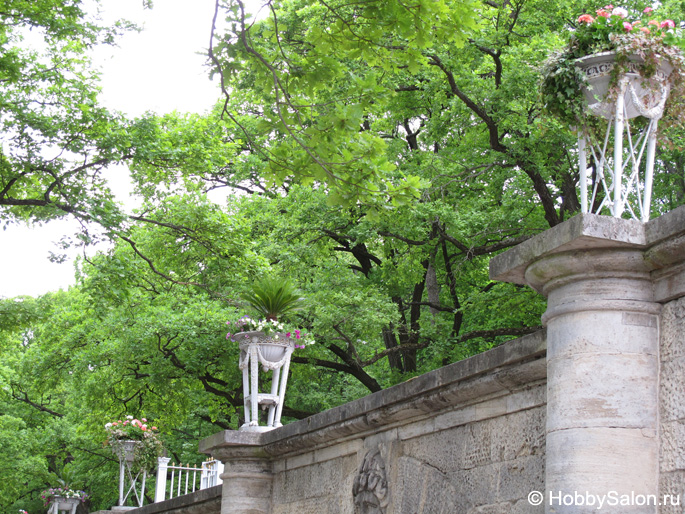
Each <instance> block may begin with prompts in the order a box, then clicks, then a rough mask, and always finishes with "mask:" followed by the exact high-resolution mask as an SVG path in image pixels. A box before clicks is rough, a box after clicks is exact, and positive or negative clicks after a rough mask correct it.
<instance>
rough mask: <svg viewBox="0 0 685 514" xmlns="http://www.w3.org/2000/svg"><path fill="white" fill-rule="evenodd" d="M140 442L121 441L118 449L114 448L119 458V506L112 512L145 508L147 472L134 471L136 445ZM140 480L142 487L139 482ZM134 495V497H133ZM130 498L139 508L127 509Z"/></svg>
mask: <svg viewBox="0 0 685 514" xmlns="http://www.w3.org/2000/svg"><path fill="white" fill-rule="evenodd" d="M138 442H139V441H119V443H118V445H117V446H118V447H115V448H113V450H114V452H115V453H116V454H117V456H118V457H119V505H118V506H117V507H114V508H113V509H112V510H117V511H121V510H130V509H135V508H138V507H142V506H143V498H144V497H145V494H144V493H145V480H146V478H147V472H146V471H138V472H137V473H134V471H133V457H134V451H135V447H136V444H138ZM139 480H140V487H138V481H139ZM131 493H133V496H131ZM129 496H131V499H134V497H135V502H136V503H137V504H138V507H126V506H125V505H126V501H127V500H128V498H129Z"/></svg>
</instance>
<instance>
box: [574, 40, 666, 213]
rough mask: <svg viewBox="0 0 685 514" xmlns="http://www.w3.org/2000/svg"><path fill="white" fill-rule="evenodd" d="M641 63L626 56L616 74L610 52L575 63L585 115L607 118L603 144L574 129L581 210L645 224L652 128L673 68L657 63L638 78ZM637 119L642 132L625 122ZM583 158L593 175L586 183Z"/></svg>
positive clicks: (650, 180)
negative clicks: (642, 122) (582, 78)
mask: <svg viewBox="0 0 685 514" xmlns="http://www.w3.org/2000/svg"><path fill="white" fill-rule="evenodd" d="M643 64H644V60H643V59H642V58H641V57H639V56H637V55H631V56H628V61H627V62H626V63H623V64H621V66H622V68H623V69H622V70H621V73H620V74H619V75H618V76H616V72H617V70H616V69H615V67H616V66H618V64H617V63H616V53H615V52H602V53H598V54H593V55H588V56H587V57H583V58H581V59H578V60H577V61H576V66H578V67H579V68H580V70H581V71H582V73H583V74H584V75H585V77H586V79H587V85H586V86H583V88H582V89H583V95H584V96H585V100H586V102H587V104H588V108H589V110H590V112H591V113H592V114H594V115H595V116H600V117H602V118H605V119H607V120H609V123H607V128H606V135H605V137H604V141H603V142H602V141H596V140H595V141H593V140H592V138H590V137H588V135H587V132H586V131H587V128H586V127H582V129H581V130H579V131H578V164H579V168H580V203H581V210H582V212H595V213H597V214H599V213H600V212H601V211H602V210H604V209H605V210H608V211H609V212H610V213H611V215H612V216H614V217H616V218H621V217H623V214H624V212H627V214H629V215H630V217H631V218H633V219H636V220H639V221H642V222H647V221H648V220H649V215H650V208H651V199H652V183H653V174H654V159H655V154H656V134H657V126H658V122H659V119H660V118H661V116H662V114H663V112H664V106H665V104H666V100H667V99H668V95H669V92H670V87H671V84H670V75H671V72H672V71H673V67H672V66H671V64H670V63H668V62H667V61H666V60H664V59H660V61H659V62H658V63H657V66H656V70H655V72H654V74H653V75H652V76H651V77H650V78H645V77H643V76H642V75H641V74H640V72H641V70H642V67H643ZM610 89H614V91H611V90H610ZM637 116H643V117H645V118H647V119H648V120H649V121H648V123H647V124H646V125H645V126H644V128H640V124H631V123H630V122H628V120H630V119H632V118H635V117H637ZM612 132H613V133H612ZM588 150H589V151H588ZM645 150H646V152H645ZM643 157H644V165H642V161H643ZM589 158H591V159H592V160H593V163H594V167H595V171H596V173H595V175H596V178H595V179H592V180H590V177H589V175H588V173H587V163H588V159H589ZM624 163H625V164H624Z"/></svg>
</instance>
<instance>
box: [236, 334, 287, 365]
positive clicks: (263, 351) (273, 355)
mask: <svg viewBox="0 0 685 514" xmlns="http://www.w3.org/2000/svg"><path fill="white" fill-rule="evenodd" d="M235 337H236V338H237V339H238V341H239V344H238V345H239V347H240V350H241V357H242V352H247V351H248V348H249V347H250V345H257V349H258V352H259V353H258V357H259V361H260V362H262V361H263V362H262V366H263V367H264V371H266V370H267V369H273V367H272V365H271V364H268V363H278V362H280V361H281V360H282V359H283V358H284V357H285V354H286V350H287V348H289V347H294V343H293V342H292V341H291V340H290V338H289V337H288V336H286V335H285V334H283V333H280V332H278V333H275V334H269V335H266V334H265V333H264V332H256V331H255V332H241V333H239V334H236V336H235Z"/></svg>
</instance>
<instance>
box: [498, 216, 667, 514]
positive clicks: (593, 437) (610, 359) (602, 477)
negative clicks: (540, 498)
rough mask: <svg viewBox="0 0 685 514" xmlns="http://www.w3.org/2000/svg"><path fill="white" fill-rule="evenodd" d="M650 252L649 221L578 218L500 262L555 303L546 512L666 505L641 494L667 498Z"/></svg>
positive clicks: (627, 513)
mask: <svg viewBox="0 0 685 514" xmlns="http://www.w3.org/2000/svg"><path fill="white" fill-rule="evenodd" d="M644 249H645V235H644V225H643V224H641V223H639V222H635V221H630V220H621V219H615V218H609V217H603V216H595V215H581V216H577V217H575V218H572V219H571V220H569V221H568V222H566V223H564V224H562V225H559V226H557V227H555V228H554V229H552V230H549V231H547V232H545V233H543V234H541V235H540V236H538V237H536V238H533V239H531V240H529V241H527V242H526V243H524V244H523V245H521V247H519V248H516V249H514V250H512V251H511V252H507V253H505V254H502V255H500V256H498V257H497V258H495V259H493V261H492V263H491V276H492V277H493V278H496V279H499V280H506V281H512V282H517V283H526V284H528V285H530V286H531V287H533V288H535V289H536V290H537V291H539V292H540V293H542V294H543V295H545V296H546V297H547V300H548V307H547V311H546V312H545V314H544V316H543V318H542V321H543V324H545V325H546V326H547V425H546V434H547V445H546V470H545V482H546V492H545V499H544V502H545V512H546V513H547V514H552V513H555V514H556V513H564V514H565V513H574V514H575V513H590V512H598V507H599V506H600V502H602V506H601V510H600V511H601V512H609V513H615V514H619V513H620V514H632V513H641V514H642V513H644V514H647V513H649V514H655V513H656V512H657V506H656V505H654V504H652V505H638V503H641V501H640V500H639V499H638V500H637V501H636V500H635V498H636V497H637V496H638V495H639V496H640V498H641V497H642V496H644V497H645V498H654V499H656V498H657V495H658V465H659V464H658V459H659V447H658V438H657V433H658V415H657V405H658V376H659V366H658V342H659V318H658V314H659V312H660V308H661V306H660V304H658V303H656V302H655V301H654V295H653V286H652V280H651V275H650V271H651V266H650V265H649V264H648V263H647V261H646V260H645V259H644V256H643V251H644ZM626 495H627V496H626ZM628 498H630V499H628ZM622 500H625V501H622ZM657 501H658V500H657ZM613 503H617V504H616V505H611V504H613Z"/></svg>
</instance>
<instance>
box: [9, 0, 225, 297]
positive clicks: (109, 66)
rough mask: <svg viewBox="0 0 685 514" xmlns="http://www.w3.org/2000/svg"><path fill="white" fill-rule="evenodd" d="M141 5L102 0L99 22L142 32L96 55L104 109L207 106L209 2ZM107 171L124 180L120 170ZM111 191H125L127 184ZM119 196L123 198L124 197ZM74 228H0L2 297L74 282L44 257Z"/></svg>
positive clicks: (211, 94)
mask: <svg viewBox="0 0 685 514" xmlns="http://www.w3.org/2000/svg"><path fill="white" fill-rule="evenodd" d="M142 3H143V2H142V0H102V4H103V7H104V10H105V12H104V15H105V17H106V18H105V19H116V18H127V19H129V20H131V21H134V22H136V23H138V24H140V25H143V26H144V29H145V30H144V31H143V32H141V33H135V34H134V33H132V34H127V35H126V36H124V38H123V40H122V41H121V44H120V47H119V48H112V49H107V50H105V51H98V53H97V54H96V56H95V58H96V64H97V65H98V66H99V67H101V69H102V72H103V80H102V88H103V93H102V101H103V104H104V105H105V106H107V107H109V108H112V109H117V110H119V111H122V112H125V113H126V114H128V115H131V116H137V115H140V114H142V113H144V112H146V111H155V112H158V113H163V112H171V111H173V110H178V111H185V112H204V111H206V110H207V109H209V108H211V106H212V105H213V104H214V102H215V101H216V100H217V98H218V97H219V91H218V86H217V83H216V81H215V82H211V81H210V80H209V78H208V71H207V69H206V67H205V57H204V55H201V52H203V51H204V50H205V49H206V48H207V47H208V46H209V36H210V29H211V22H212V16H213V12H214V0H193V1H192V2H190V1H188V0H155V2H154V8H153V9H152V10H144V9H143V8H142ZM113 174H114V175H119V176H125V170H123V172H122V171H121V170H120V171H119V172H116V173H113ZM117 189H118V190H119V191H124V190H125V189H126V185H125V184H123V185H122V184H120V185H118V186H117ZM120 194H121V195H122V196H123V197H122V200H125V199H126V198H125V196H126V194H125V192H122V193H120ZM74 231H75V228H74V226H73V222H69V221H53V222H50V223H49V224H46V225H44V226H42V227H33V228H31V229H28V228H25V227H9V228H8V229H7V230H6V231H4V232H3V231H0V269H2V274H1V275H0V277H1V279H0V297H3V296H4V297H13V296H18V295H31V296H37V295H40V294H43V293H46V292H47V291H52V290H57V289H60V288H65V289H66V288H67V287H68V286H69V285H71V284H73V283H74V278H73V277H74V269H73V261H72V260H69V261H67V262H65V263H62V264H53V263H51V262H50V261H49V260H48V257H49V254H50V251H54V252H56V253H57V252H58V250H57V248H56V247H55V245H54V243H55V242H56V241H59V239H60V238H61V237H62V236H63V235H71V234H73V233H74Z"/></svg>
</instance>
